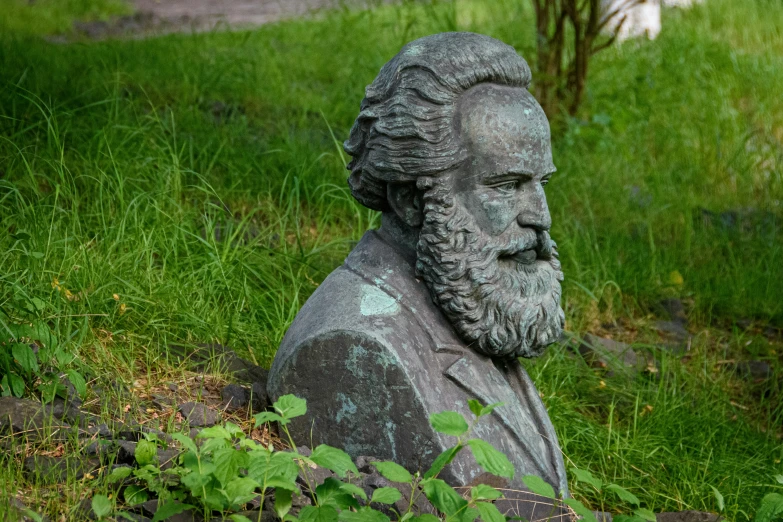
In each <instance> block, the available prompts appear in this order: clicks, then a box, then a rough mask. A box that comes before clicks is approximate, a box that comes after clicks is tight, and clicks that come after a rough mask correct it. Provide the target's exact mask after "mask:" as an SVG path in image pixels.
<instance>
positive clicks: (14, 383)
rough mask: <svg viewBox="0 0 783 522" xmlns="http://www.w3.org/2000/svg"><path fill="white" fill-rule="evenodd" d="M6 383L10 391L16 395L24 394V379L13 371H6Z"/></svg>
mask: <svg viewBox="0 0 783 522" xmlns="http://www.w3.org/2000/svg"><path fill="white" fill-rule="evenodd" d="M6 375H7V376H8V385H9V386H10V388H11V392H12V393H13V394H14V396H16V397H21V396H22V395H24V379H22V378H21V377H19V376H18V375H16V374H15V373H7V374H6Z"/></svg>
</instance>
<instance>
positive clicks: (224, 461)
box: [214, 446, 248, 498]
mask: <svg viewBox="0 0 783 522" xmlns="http://www.w3.org/2000/svg"><path fill="white" fill-rule="evenodd" d="M247 461H248V455H247V453H246V452H244V451H240V450H236V449H234V448H232V447H230V446H229V447H228V448H223V449H220V450H217V451H216V452H215V455H214V463H215V473H214V475H215V478H216V479H218V482H220V484H221V485H223V486H226V484H228V483H229V482H231V481H233V480H234V479H235V478H237V477H238V476H239V468H246V467H247ZM226 492H227V493H228V490H226ZM229 498H231V494H230V493H229Z"/></svg>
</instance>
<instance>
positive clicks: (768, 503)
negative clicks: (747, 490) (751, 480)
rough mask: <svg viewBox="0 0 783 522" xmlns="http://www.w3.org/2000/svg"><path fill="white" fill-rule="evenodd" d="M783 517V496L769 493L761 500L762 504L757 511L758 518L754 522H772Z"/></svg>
mask: <svg viewBox="0 0 783 522" xmlns="http://www.w3.org/2000/svg"><path fill="white" fill-rule="evenodd" d="M780 515H783V495H781V494H780V493H769V494H767V495H765V496H764V498H762V499H761V504H759V508H758V509H757V510H756V518H754V519H753V522H772V521H773V520H776V519H777V518H778V517H779V516H780Z"/></svg>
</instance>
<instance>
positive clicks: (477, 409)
mask: <svg viewBox="0 0 783 522" xmlns="http://www.w3.org/2000/svg"><path fill="white" fill-rule="evenodd" d="M468 408H470V411H471V413H473V415H475V416H476V417H478V416H480V415H481V408H483V405H482V404H481V403H480V402H479V401H478V400H476V399H470V400H469V401H468Z"/></svg>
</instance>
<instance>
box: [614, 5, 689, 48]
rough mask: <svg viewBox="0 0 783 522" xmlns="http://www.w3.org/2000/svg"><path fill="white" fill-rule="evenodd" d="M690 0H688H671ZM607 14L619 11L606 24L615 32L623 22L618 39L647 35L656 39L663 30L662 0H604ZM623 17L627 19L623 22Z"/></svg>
mask: <svg viewBox="0 0 783 522" xmlns="http://www.w3.org/2000/svg"><path fill="white" fill-rule="evenodd" d="M671 1H674V2H677V1H688V0H671ZM602 3H603V6H604V13H605V16H608V15H610V14H611V13H613V12H615V11H617V13H616V14H615V15H614V16H612V18H611V20H609V22H608V23H607V24H606V29H605V31H607V32H610V33H614V32H615V31H616V30H617V26H618V25H620V23H621V22H622V24H623V25H622V26H621V27H620V30H619V32H618V33H617V39H618V40H619V41H623V40H627V39H628V38H637V37H639V36H647V38H649V39H650V40H654V39H655V38H656V37H657V36H658V34H659V33H660V32H661V3H660V0H642V1H641V2H638V3H637V2H636V1H635V0H603V2H602ZM623 18H625V21H624V22H623Z"/></svg>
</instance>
